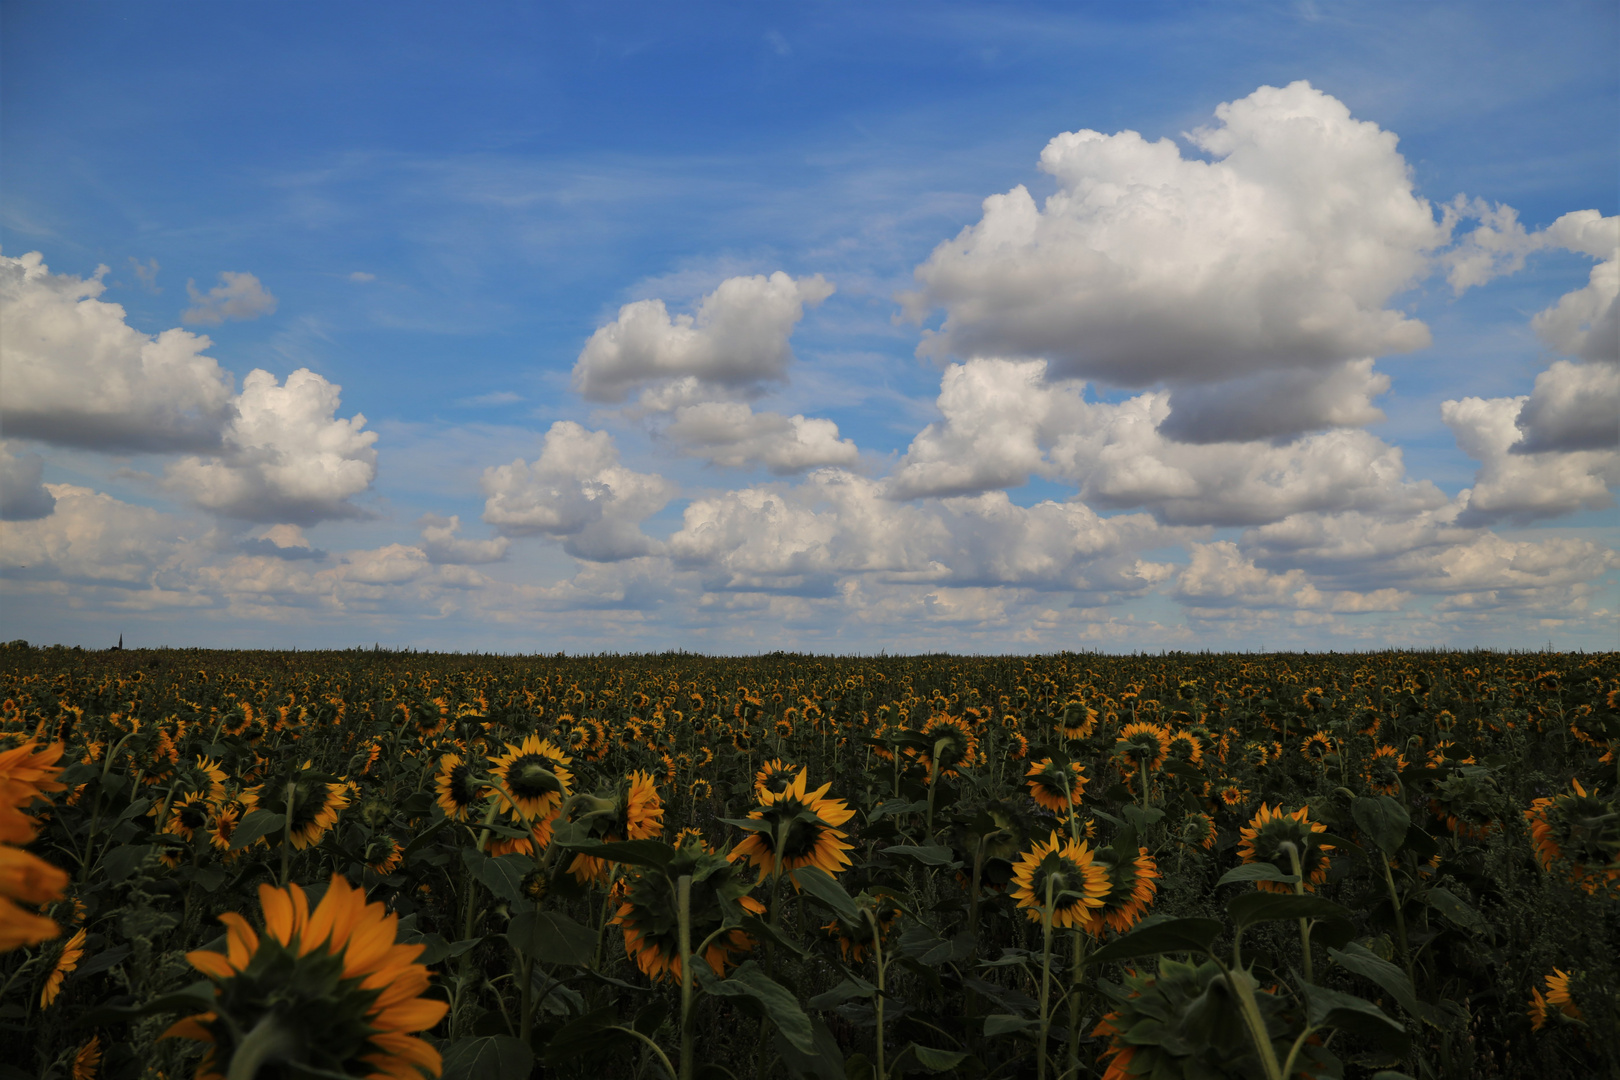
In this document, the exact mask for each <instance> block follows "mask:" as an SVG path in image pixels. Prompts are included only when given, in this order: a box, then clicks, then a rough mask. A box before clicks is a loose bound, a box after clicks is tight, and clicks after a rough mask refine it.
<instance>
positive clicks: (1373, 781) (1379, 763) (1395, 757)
mask: <svg viewBox="0 0 1620 1080" xmlns="http://www.w3.org/2000/svg"><path fill="white" fill-rule="evenodd" d="M1405 768H1406V758H1405V757H1404V756H1402V754H1401V752H1400V751H1399V750H1397V749H1395V748H1394V747H1393V746H1382V745H1380V746H1379V747H1378V748H1377V749H1375V750H1374V751H1373V752H1372V756H1371V757H1369V758H1368V759H1367V761H1366V764H1364V765H1363V766H1362V769H1361V775H1362V777H1363V778H1364V779H1365V780H1366V781H1367V786H1368V787H1369V788H1371V789H1372V791H1373V793H1374V794H1378V795H1396V796H1398V795H1399V794H1400V791H1401V773H1402V771H1404V770H1405Z"/></svg>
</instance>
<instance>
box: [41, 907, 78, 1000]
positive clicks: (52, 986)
mask: <svg viewBox="0 0 1620 1080" xmlns="http://www.w3.org/2000/svg"><path fill="white" fill-rule="evenodd" d="M82 959H84V928H83V927H80V928H79V932H78V933H77V934H74V935H73V936H72V937H70V938H68V940H67V944H66V945H63V946H62V951H61V952H59V953H57V954H56V963H55V964H54V965H52V967H51V973H50V975H48V976H46V978H45V989H44V990H42V991H40V994H39V1007H40V1008H42V1009H46V1008H49V1007H50V1005H51V1003H52V1002H54V1001H55V1000H56V998H57V995H58V994H60V993H61V992H62V981H63V980H64V979H66V978H67V977H68V976H69V975H71V974H73V971H74V969H75V968H77V967H78V966H79V961H80V960H82Z"/></svg>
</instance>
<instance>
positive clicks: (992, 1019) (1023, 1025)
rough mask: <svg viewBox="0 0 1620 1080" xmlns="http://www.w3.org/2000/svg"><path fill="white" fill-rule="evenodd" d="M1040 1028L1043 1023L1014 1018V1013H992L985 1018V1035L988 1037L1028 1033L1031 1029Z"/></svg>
mask: <svg viewBox="0 0 1620 1080" xmlns="http://www.w3.org/2000/svg"><path fill="white" fill-rule="evenodd" d="M1040 1026H1041V1022H1040V1021H1039V1020H1031V1019H1029V1018H1027V1017H1023V1016H1014V1015H1013V1014H1012V1013H991V1014H990V1015H989V1016H987V1017H985V1018H984V1033H985V1034H986V1035H1006V1034H1009V1033H1011V1032H1014V1031H1028V1030H1029V1029H1030V1028H1038V1027H1040Z"/></svg>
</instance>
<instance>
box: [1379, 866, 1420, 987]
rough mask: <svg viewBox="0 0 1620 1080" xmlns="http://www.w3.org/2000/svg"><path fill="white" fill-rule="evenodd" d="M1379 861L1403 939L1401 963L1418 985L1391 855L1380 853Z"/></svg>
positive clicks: (1397, 931)
mask: <svg viewBox="0 0 1620 1080" xmlns="http://www.w3.org/2000/svg"><path fill="white" fill-rule="evenodd" d="M1378 859H1379V862H1381V863H1382V864H1383V866H1384V884H1385V885H1386V886H1387V887H1388V888H1389V903H1390V906H1391V907H1393V908H1394V909H1395V933H1396V935H1397V936H1398V937H1399V938H1400V941H1401V963H1402V964H1404V965H1406V977H1407V978H1408V979H1410V980H1411V981H1412V985H1413V986H1416V985H1417V976H1416V975H1414V974H1413V973H1412V953H1411V951H1410V950H1409V949H1408V948H1407V944H1406V912H1404V911H1402V910H1401V897H1400V894H1399V893H1397V892H1396V891H1395V874H1394V872H1393V871H1391V870H1390V868H1389V856H1387V855H1385V854H1384V853H1383V852H1379V853H1378Z"/></svg>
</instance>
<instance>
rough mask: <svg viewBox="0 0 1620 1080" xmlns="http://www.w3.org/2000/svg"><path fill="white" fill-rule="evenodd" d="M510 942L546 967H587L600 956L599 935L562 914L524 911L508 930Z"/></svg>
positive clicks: (513, 946)
mask: <svg viewBox="0 0 1620 1080" xmlns="http://www.w3.org/2000/svg"><path fill="white" fill-rule="evenodd" d="M506 940H507V941H509V942H511V944H512V948H514V949H516V950H517V951H518V952H520V953H524V954H526V955H528V957H529V958H530V959H531V960H538V961H539V962H540V963H542V964H568V965H571V966H573V967H585V966H586V965H587V964H589V963H590V962H591V960H592V959H594V958H595V956H596V933H595V932H594V931H592V930H591V929H590V928H589V927H585V926H581V925H580V924H579V923H577V922H575V921H574V920H573V919H570V918H569V917H568V916H566V915H564V914H562V913H561V912H559V911H541V912H533V911H520V912H519V913H518V914H516V915H514V916H512V922H511V923H510V925H508V926H507V928H506Z"/></svg>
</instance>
